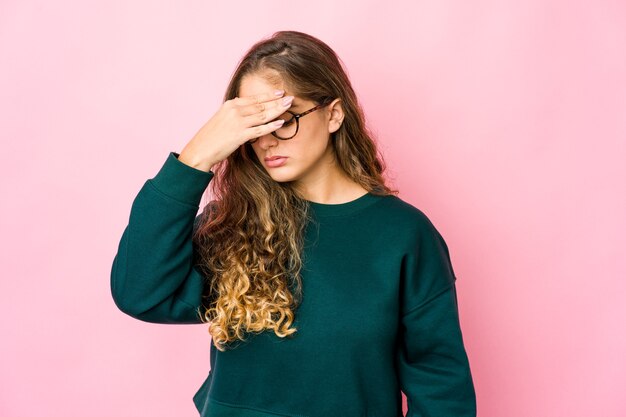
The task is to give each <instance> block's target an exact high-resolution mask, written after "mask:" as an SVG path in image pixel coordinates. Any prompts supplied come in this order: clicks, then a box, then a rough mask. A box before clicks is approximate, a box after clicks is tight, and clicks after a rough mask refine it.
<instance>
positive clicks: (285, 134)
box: [248, 101, 330, 143]
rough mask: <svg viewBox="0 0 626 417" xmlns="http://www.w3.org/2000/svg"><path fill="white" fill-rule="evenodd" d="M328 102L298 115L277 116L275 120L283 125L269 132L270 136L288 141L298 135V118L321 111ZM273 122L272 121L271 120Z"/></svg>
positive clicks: (288, 112) (284, 114)
mask: <svg viewBox="0 0 626 417" xmlns="http://www.w3.org/2000/svg"><path fill="white" fill-rule="evenodd" d="M329 104H330V101H329V102H324V103H322V104H318V105H317V106H315V107H313V108H312V109H309V110H307V111H304V112H302V113H300V114H296V113H294V112H292V111H289V110H287V111H285V112H284V113H283V114H281V115H280V116H278V117H277V118H276V119H275V120H278V119H283V120H284V121H285V123H283V125H282V126H281V127H279V128H278V129H276V130H275V131H273V132H271V133H272V135H273V136H274V137H276V138H278V139H280V140H289V139H291V138H293V137H294V136H296V134H297V133H298V129H300V118H301V117H304V116H306V115H307V114H309V113H313V112H314V111H315V110H317V109H321V108H322V107H325V106H328V105H329ZM272 121H273V120H272ZM257 139H258V138H254V139H250V140H249V141H248V143H254V142H256V141H257Z"/></svg>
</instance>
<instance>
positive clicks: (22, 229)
mask: <svg viewBox="0 0 626 417" xmlns="http://www.w3.org/2000/svg"><path fill="white" fill-rule="evenodd" d="M222 3H225V2H210V1H204V2H201V1H186V2H174V1H154V0H151V1H109V2H98V3H95V2H85V1H64V2H50V1H24V0H20V1H17V0H12V1H6V0H4V1H3V2H2V3H1V5H0V56H1V64H0V129H1V130H0V137H1V139H2V152H0V167H1V169H2V175H1V176H0V187H1V188H0V193H1V195H2V204H1V210H2V215H1V216H0V228H1V232H0V235H1V239H2V250H1V251H0V256H1V263H2V271H3V272H2V280H1V281H0V285H1V287H0V297H1V299H0V301H1V305H2V316H1V319H0V320H1V329H0V331H1V337H2V343H0V361H1V362H0V415H2V416H10V417H17V416H20V417H21V416H35V415H36V416H85V415H89V416H92V417H98V416H107V417H108V416H117V417H125V416H153V417H158V416H173V415H176V416H189V417H191V416H197V412H196V410H195V408H194V406H193V403H192V401H191V397H192V395H193V394H194V393H195V391H196V390H197V389H198V388H199V386H200V384H201V383H202V381H203V380H204V378H205V377H206V374H207V373H208V369H209V343H210V339H209V337H208V332H207V327H206V326H204V325H196V326H182V325H181V326H167V325H155V324H149V323H143V322H140V321H137V320H134V319H132V318H130V317H128V316H125V315H124V314H123V313H121V312H120V311H118V310H117V309H116V307H115V305H114V304H113V301H112V299H111V296H110V290H109V274H110V268H111V262H112V260H113V256H114V255H115V252H116V250H117V244H118V241H119V238H120V236H121V233H122V231H123V229H124V227H125V225H126V222H127V221H128V215H129V212H130V206H131V203H132V200H133V198H134V196H135V195H136V193H137V192H138V191H139V189H140V188H141V186H142V185H143V183H144V182H145V181H146V180H147V179H148V178H151V177H153V176H154V175H155V174H156V172H157V171H158V169H159V168H160V167H161V165H162V164H163V162H164V161H165V159H166V157H167V154H168V152H169V151H180V150H181V149H182V147H183V146H184V145H185V144H186V143H187V141H188V140H189V139H191V137H192V136H193V134H195V132H196V131H197V129H199V127H200V126H201V125H202V124H203V123H204V122H205V121H206V120H208V118H209V117H210V116H211V115H212V114H213V113H214V112H215V111H216V110H217V108H218V106H219V105H220V104H221V97H222V94H223V93H224V89H225V88H226V83H227V81H228V79H229V77H230V74H231V72H232V71H233V70H234V68H235V65H236V63H237V61H238V59H239V58H240V57H241V56H242V55H243V53H244V52H245V51H246V50H247V48H248V47H250V46H251V45H252V44H253V43H254V42H256V41H257V40H259V39H261V38H262V37H265V36H269V35H271V33H273V32H274V31H277V30H283V29H295V30H301V31H304V32H308V33H311V34H312V35H314V36H317V37H319V38H320V39H322V40H324V41H325V42H327V43H328V44H329V45H330V46H331V47H332V48H334V49H335V50H336V52H337V53H338V54H339V56H340V57H341V58H342V59H343V61H344V62H345V64H346V66H347V69H348V71H349V75H350V77H351V79H352V81H353V84H354V87H355V89H356V90H357V92H358V94H359V97H360V99H361V101H362V104H363V106H364V109H365V111H366V114H367V117H368V122H369V124H370V126H371V127H372V128H373V129H374V131H375V132H377V134H378V137H379V142H380V147H381V149H382V151H383V153H384V155H385V156H386V160H387V162H388V165H389V175H390V177H391V178H392V180H393V184H395V185H396V186H397V187H399V188H400V190H401V195H400V196H401V197H402V198H404V199H405V200H407V201H409V202H410V203H412V204H414V205H416V206H417V207H419V208H421V209H422V210H423V211H424V212H425V213H426V214H427V215H429V217H430V218H431V219H432V220H433V222H434V223H435V225H436V226H437V227H438V228H439V230H440V231H441V232H442V234H443V236H444V237H445V238H446V241H447V242H448V245H449V247H450V251H451V256H452V261H453V264H454V266H455V271H456V272H457V275H458V278H459V279H458V282H457V285H458V291H459V302H460V310H461V311H460V313H461V321H462V326H463V332H464V338H465V341H466V347H467V351H468V355H469V357H470V363H471V366H472V372H473V375H474V380H475V384H476V391H477V397H478V409H479V416H482V417H502V416H506V417H522V416H524V417H543V416H568V417H578V416H580V417H583V416H585V417H587V416H603V417H618V416H624V415H626V400H625V399H624V398H625V397H624V396H623V393H624V390H625V388H626V353H625V352H626V331H625V330H626V323H625V321H626V320H625V317H626V307H625V303H624V300H625V296H626V280H625V278H626V261H625V260H624V258H625V256H624V255H625V253H624V248H625V246H626V245H625V243H626V242H625V238H624V236H625V235H626V216H625V213H626V198H625V195H626V192H625V191H626V187H625V186H624V184H625V183H626V181H625V180H626V167H625V165H626V164H624V162H625V160H626V146H625V145H626V139H625V138H626V4H625V3H624V2H622V1H617V0H615V1H609V0H596V1H594V2H591V1H587V2H582V1H556V0H525V1H512V0H508V1H506V0H500V1H486V0H482V1H472V2H467V1H449V0H448V1H446V0H436V1H434V0H433V1H419V2H408V1H406V2H393V3H390V2H384V3H381V2H374V1H358V2H357V1H343V2H337V1H332V2H331V1H314V2H310V3H307V4H306V6H304V7H303V6H297V5H298V4H303V3H302V2H295V3H294V2H284V1H265V2H262V3H259V2H246V3H244V2H234V3H232V5H231V6H226V5H224V4H222Z"/></svg>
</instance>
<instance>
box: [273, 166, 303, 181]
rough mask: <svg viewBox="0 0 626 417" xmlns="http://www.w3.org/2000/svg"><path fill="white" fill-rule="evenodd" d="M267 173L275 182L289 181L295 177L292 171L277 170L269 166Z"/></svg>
mask: <svg viewBox="0 0 626 417" xmlns="http://www.w3.org/2000/svg"><path fill="white" fill-rule="evenodd" d="M285 171H286V170H285ZM267 173H268V174H269V176H270V177H271V178H272V179H273V180H274V181H276V182H291V181H293V180H295V179H296V176H295V175H294V174H293V173H290V172H278V171H277V170H276V169H275V168H270V169H269V170H267Z"/></svg>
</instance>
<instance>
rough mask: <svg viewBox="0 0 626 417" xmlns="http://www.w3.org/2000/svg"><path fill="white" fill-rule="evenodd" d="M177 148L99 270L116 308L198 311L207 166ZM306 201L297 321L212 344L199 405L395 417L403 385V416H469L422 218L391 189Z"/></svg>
mask: <svg viewBox="0 0 626 417" xmlns="http://www.w3.org/2000/svg"><path fill="white" fill-rule="evenodd" d="M178 156H179V154H178V153H176V152H170V153H169V155H168V157H167V159H166V161H165V163H164V165H163V166H162V168H161V169H160V170H159V172H158V173H157V175H156V176H155V177H154V178H152V179H149V180H147V181H146V182H145V184H144V185H143V187H142V188H141V190H140V191H139V193H138V195H137V196H136V197H135V200H134V202H133V204H132V208H131V211H130V218H129V222H128V225H127V226H126V228H125V230H124V232H123V234H122V237H121V241H120V243H119V248H118V252H117V254H116V256H115V258H114V260H113V265H112V270H111V292H112V296H113V300H114V302H115V304H116V305H117V307H118V308H119V309H120V310H121V311H123V312H124V313H126V314H128V315H129V316H131V317H134V318H136V319H139V320H143V321H146V322H152V323H178V324H185V323H201V321H200V318H199V315H198V312H199V310H200V307H201V305H202V301H201V294H202V291H203V288H204V281H203V277H202V275H201V274H200V272H199V271H198V270H197V269H196V268H195V267H194V265H193V263H194V248H193V245H192V241H191V234H192V231H193V228H194V226H195V224H196V222H195V221H196V220H197V219H198V217H196V216H197V214H198V209H199V205H200V200H201V197H202V195H203V193H204V191H205V189H206V188H207V186H208V184H209V182H210V181H211V179H212V178H213V172H205V171H201V170H198V169H195V168H192V167H190V166H188V165H186V164H184V163H182V162H181V161H179V160H178ZM309 203H310V207H311V210H312V214H313V220H312V221H310V222H309V223H308V224H307V228H306V234H305V246H304V252H303V262H304V263H303V268H302V271H301V274H302V282H303V288H302V290H303V300H302V304H301V305H300V306H299V308H298V309H297V312H296V316H295V317H296V318H295V321H294V323H293V327H295V328H297V330H298V331H297V332H296V333H294V334H293V336H292V337H291V338H280V337H278V336H276V335H275V334H274V332H273V331H265V332H263V333H260V334H250V335H249V337H248V340H247V341H246V342H239V343H240V344H239V345H238V346H237V347H236V348H234V349H232V350H227V351H225V352H220V351H219V350H217V349H216V348H215V347H214V346H213V344H211V351H210V366H211V369H210V370H209V373H208V376H207V378H206V380H205V381H204V383H203V384H202V385H201V386H200V388H199V389H198V391H197V392H196V393H195V395H194V397H193V402H194V404H195V405H196V407H197V409H198V411H199V413H200V415H201V416H208V417H244V416H245V417H276V416H289V417H334V416H337V417H398V416H402V397H401V391H402V392H404V393H405V395H406V396H407V400H408V413H407V416H411V417H418V416H419V417H470V416H475V415H476V396H475V391H474V384H473V380H472V375H471V372H470V366H469V361H468V357H467V354H466V351H465V347H464V344H463V337H462V333H461V328H460V324H459V314H458V306H457V295H456V289H455V280H456V277H455V275H454V271H453V269H452V265H451V263H450V256H449V252H448V248H447V246H446V243H445V242H444V239H443V238H442V236H441V235H440V234H439V232H438V231H437V230H436V229H435V227H434V226H433V224H432V223H431V221H430V220H429V219H428V218H427V217H426V215H425V214H424V213H423V212H422V211H420V210H419V209H417V208H415V207H414V206H412V205H410V204H409V203H407V202H404V201H403V200H401V199H400V198H399V197H397V196H376V195H374V194H371V193H368V194H365V195H364V196H362V197H359V198H357V199H355V200H352V201H350V202H347V203H343V204H320V203H314V202H309ZM207 326H208V325H207Z"/></svg>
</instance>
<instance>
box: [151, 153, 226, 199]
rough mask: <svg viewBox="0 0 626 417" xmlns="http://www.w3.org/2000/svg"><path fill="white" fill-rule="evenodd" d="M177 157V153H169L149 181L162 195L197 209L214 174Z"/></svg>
mask: <svg viewBox="0 0 626 417" xmlns="http://www.w3.org/2000/svg"><path fill="white" fill-rule="evenodd" d="M178 156H179V154H178V153H176V152H170V153H169V155H168V156H167V159H166V160H165V163H164V164H163V166H162V167H161V169H160V170H159V172H158V173H157V174H156V175H155V177H154V178H152V179H150V181H151V182H152V184H153V185H154V186H155V187H156V188H158V189H159V191H161V192H162V193H163V194H166V195H168V196H170V197H172V198H174V199H176V200H179V201H181V202H183V203H187V204H193V205H194V206H196V207H199V206H200V200H201V199H202V194H203V193H204V191H205V190H206V188H207V186H208V185H209V182H210V181H211V179H212V178H213V175H214V173H213V171H209V172H206V171H202V170H200V169H196V168H193V167H191V166H189V165H187V164H185V163H183V162H181V161H179V160H178Z"/></svg>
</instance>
